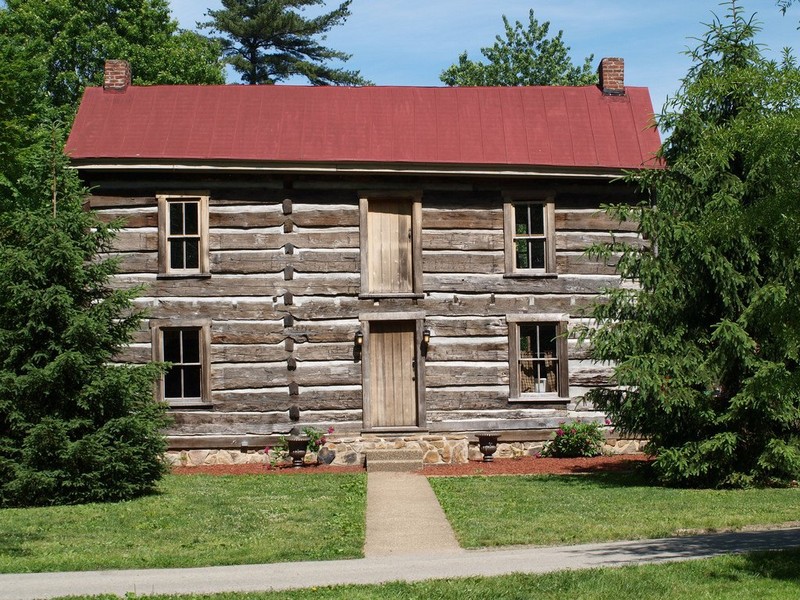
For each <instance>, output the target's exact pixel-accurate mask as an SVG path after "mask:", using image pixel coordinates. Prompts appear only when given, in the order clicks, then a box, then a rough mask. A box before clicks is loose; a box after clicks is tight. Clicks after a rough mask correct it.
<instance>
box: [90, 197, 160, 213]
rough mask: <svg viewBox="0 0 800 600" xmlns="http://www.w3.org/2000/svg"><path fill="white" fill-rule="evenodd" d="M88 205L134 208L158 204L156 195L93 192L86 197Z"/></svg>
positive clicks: (97, 207)
mask: <svg viewBox="0 0 800 600" xmlns="http://www.w3.org/2000/svg"><path fill="white" fill-rule="evenodd" d="M86 205H87V206H88V207H89V208H91V209H93V210H97V209H101V208H134V207H139V206H157V202H156V197H155V195H152V196H130V195H119V196H113V195H108V196H103V195H94V194H92V195H91V196H89V197H88V198H87V199H86Z"/></svg>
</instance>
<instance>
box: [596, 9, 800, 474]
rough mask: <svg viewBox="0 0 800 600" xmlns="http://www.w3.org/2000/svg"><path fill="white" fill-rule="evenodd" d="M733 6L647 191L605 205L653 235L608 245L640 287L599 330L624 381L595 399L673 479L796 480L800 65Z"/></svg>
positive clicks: (673, 113)
mask: <svg viewBox="0 0 800 600" xmlns="http://www.w3.org/2000/svg"><path fill="white" fill-rule="evenodd" d="M728 4H729V11H728V14H727V15H726V18H725V19H724V20H717V19H715V20H714V22H713V23H712V24H711V25H710V27H709V29H708V31H707V33H706V34H705V35H704V36H703V37H702V38H701V40H700V44H699V46H698V47H697V48H696V49H695V50H694V51H692V52H691V53H690V54H691V58H692V59H693V64H692V67H691V68H690V70H689V72H688V73H687V75H686V76H685V78H684V79H683V81H682V86H681V88H680V90H679V92H678V94H677V95H676V96H675V97H674V98H673V99H672V100H671V101H670V102H669V103H668V104H667V106H666V107H665V113H664V114H663V115H662V116H661V117H660V124H661V126H662V128H663V130H665V131H668V132H670V133H669V137H668V138H667V140H666V141H665V143H664V145H663V147H662V149H661V158H662V159H663V160H664V161H665V163H666V165H667V166H666V168H665V169H658V170H650V171H647V172H644V173H641V174H638V175H633V176H632V177H631V178H632V180H633V181H636V182H638V183H639V184H640V186H641V188H642V190H643V191H645V192H647V193H649V198H650V200H649V201H648V202H646V203H644V204H642V205H640V206H636V207H630V206H616V207H610V208H609V210H610V212H611V213H612V214H614V215H616V216H618V217H620V218H623V219H635V220H637V221H638V222H639V231H640V233H641V234H642V236H643V237H644V238H645V239H646V240H647V241H648V242H649V243H648V246H647V248H645V249H644V250H641V251H639V250H635V249H632V248H630V247H623V246H619V247H613V246H612V247H606V248H605V249H604V251H605V252H606V253H609V252H611V251H621V252H622V256H621V258H620V261H619V271H620V273H621V275H622V277H623V279H624V280H630V281H632V282H637V283H638V286H639V287H634V288H630V287H629V288H628V289H617V290H614V291H613V292H611V293H610V297H609V301H608V302H607V303H606V304H603V305H600V306H598V307H597V308H596V309H595V311H594V316H595V318H596V319H597V322H598V324H599V329H597V330H596V332H594V333H593V334H592V335H591V340H592V343H593V349H592V354H593V357H594V358H595V359H597V360H600V361H610V362H611V363H612V364H613V365H614V379H615V382H616V383H617V384H618V385H619V386H620V387H617V388H611V389H597V390H595V391H593V392H591V393H590V394H589V398H590V399H591V400H593V401H594V402H595V404H596V405H597V406H598V407H599V408H601V409H602V410H604V411H606V412H607V413H608V414H609V415H610V416H611V417H612V419H613V421H614V423H615V424H616V426H617V427H618V428H619V429H621V430H622V431H623V432H627V433H633V434H637V435H641V436H645V437H646V438H649V440H650V448H651V450H652V452H654V453H655V456H656V457H657V458H656V461H655V470H656V472H657V474H658V476H659V478H660V479H661V481H663V482H665V483H669V484H676V485H692V486H695V485H702V486H720V485H723V486H736V485H749V484H764V483H775V482H786V481H790V480H792V479H798V478H800V246H799V245H798V244H799V242H798V240H800V202H798V195H797V174H798V173H799V172H800V154H798V149H797V140H798V139H800V69H798V66H797V63H796V62H795V59H794V57H793V56H791V55H790V54H789V53H788V52H787V53H785V55H784V56H783V59H782V61H778V62H774V61H769V60H766V59H765V58H764V57H763V56H762V55H761V52H760V50H759V46H758V44H757V43H756V41H755V36H756V33H757V31H758V26H757V24H755V23H754V22H753V21H752V19H750V20H748V19H747V18H745V16H744V15H743V10H742V8H741V7H740V6H738V4H737V3H736V2H735V1H731V2H729V3H728Z"/></svg>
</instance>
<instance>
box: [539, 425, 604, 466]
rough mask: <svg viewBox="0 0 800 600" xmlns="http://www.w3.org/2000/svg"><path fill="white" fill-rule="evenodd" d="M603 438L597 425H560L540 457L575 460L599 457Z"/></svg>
mask: <svg viewBox="0 0 800 600" xmlns="http://www.w3.org/2000/svg"><path fill="white" fill-rule="evenodd" d="M604 441H605V437H604V436H603V432H602V431H601V430H600V425H599V424H598V423H594V422H592V423H571V424H569V425H567V424H566V423H561V424H560V425H559V427H558V429H557V430H556V432H555V437H554V438H553V439H552V440H550V441H549V442H547V444H545V446H544V448H542V452H541V456H547V457H553V458H576V457H592V456H600V454H602V452H603V442H604Z"/></svg>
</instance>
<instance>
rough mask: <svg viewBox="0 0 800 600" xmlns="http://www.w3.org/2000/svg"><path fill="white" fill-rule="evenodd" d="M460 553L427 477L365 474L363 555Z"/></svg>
mask: <svg viewBox="0 0 800 600" xmlns="http://www.w3.org/2000/svg"><path fill="white" fill-rule="evenodd" d="M421 552H425V553H429V554H442V553H446V554H454V553H455V554H458V553H461V552H464V550H463V549H462V548H461V546H459V545H458V540H456V536H455V534H454V533H453V529H452V527H450V523H449V522H448V520H447V517H445V516H444V511H443V510H442V507H441V506H439V501H438V500H437V499H436V494H434V493H433V489H432V488H431V486H430V484H429V483H428V478H427V477H423V476H421V475H417V474H413V473H382V472H377V473H370V474H369V475H368V476H367V539H366V542H365V544H364V556H365V557H366V558H375V557H379V556H400V555H407V554H420V553H421Z"/></svg>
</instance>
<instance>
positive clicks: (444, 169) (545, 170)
mask: <svg viewBox="0 0 800 600" xmlns="http://www.w3.org/2000/svg"><path fill="white" fill-rule="evenodd" d="M71 163H72V167H73V168H75V169H77V170H79V171H93V172H103V171H116V172H145V171H147V172H175V173H179V172H183V173H197V172H203V171H206V172H209V173H211V172H214V173H220V172H225V173H279V174H292V173H297V174H312V175H360V174H377V175H444V176H448V175H449V176H456V175H457V176H473V177H513V178H531V177H532V178H537V177H550V178H569V179H575V178H578V179H615V178H618V177H620V176H622V175H624V174H625V173H626V172H629V171H636V170H641V169H645V168H653V167H652V166H649V165H641V166H639V167H636V166H630V167H600V166H585V167H575V166H559V165H497V164H491V165H480V164H438V163H366V162H365V163H359V162H297V163H292V162H263V161H209V160H145V159H111V158H102V159H99V158H80V159H72V161H71ZM656 168H657V167H656Z"/></svg>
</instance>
